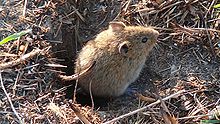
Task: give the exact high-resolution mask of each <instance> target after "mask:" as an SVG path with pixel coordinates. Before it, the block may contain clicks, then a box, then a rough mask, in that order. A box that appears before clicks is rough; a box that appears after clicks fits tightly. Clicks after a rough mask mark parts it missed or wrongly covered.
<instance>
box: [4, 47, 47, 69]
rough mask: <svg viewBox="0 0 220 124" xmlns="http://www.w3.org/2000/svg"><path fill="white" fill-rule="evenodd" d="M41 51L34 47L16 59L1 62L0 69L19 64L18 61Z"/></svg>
mask: <svg viewBox="0 0 220 124" xmlns="http://www.w3.org/2000/svg"><path fill="white" fill-rule="evenodd" d="M42 51H43V50H40V49H36V50H33V51H31V52H30V53H27V54H25V55H23V56H21V57H20V58H18V59H17V60H14V61H10V62H7V63H1V64H0V70H3V69H6V68H9V67H12V66H15V65H18V64H20V63H22V62H24V61H26V60H28V59H30V58H32V57H33V56H35V55H37V54H38V53H40V52H42Z"/></svg>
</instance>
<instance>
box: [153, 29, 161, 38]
mask: <svg viewBox="0 0 220 124" xmlns="http://www.w3.org/2000/svg"><path fill="white" fill-rule="evenodd" d="M159 34H160V33H159V32H158V31H157V30H154V35H155V36H156V38H157V37H158V36H159Z"/></svg>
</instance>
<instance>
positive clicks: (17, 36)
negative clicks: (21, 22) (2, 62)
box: [0, 29, 32, 45]
mask: <svg viewBox="0 0 220 124" xmlns="http://www.w3.org/2000/svg"><path fill="white" fill-rule="evenodd" d="M31 31H32V30H31V29H28V30H24V31H21V32H19V33H14V34H12V35H10V36H8V37H6V38H4V39H3V40H2V41H1V42H0V45H2V44H5V43H7V42H9V41H11V40H16V39H17V38H19V37H21V36H22V35H25V34H27V33H29V32H31Z"/></svg>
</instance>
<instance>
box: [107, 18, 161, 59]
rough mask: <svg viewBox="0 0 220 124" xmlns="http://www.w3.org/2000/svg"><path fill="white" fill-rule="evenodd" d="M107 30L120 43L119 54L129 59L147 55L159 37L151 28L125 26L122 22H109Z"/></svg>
mask: <svg viewBox="0 0 220 124" xmlns="http://www.w3.org/2000/svg"><path fill="white" fill-rule="evenodd" d="M108 30H110V31H111V32H114V33H113V34H114V36H115V37H117V38H116V39H118V41H120V43H119V45H118V51H119V53H121V54H122V55H123V56H130V57H132V56H134V55H135V54H136V55H137V54H139V55H142V54H147V53H148V52H149V51H150V50H151V49H152V48H153V46H154V45H155V44H156V41H157V37H158V35H159V32H158V31H156V30H154V29H153V28H151V27H144V26H126V25H125V24H124V23H123V22H111V23H110V25H109V29H108ZM136 55H135V56H136Z"/></svg>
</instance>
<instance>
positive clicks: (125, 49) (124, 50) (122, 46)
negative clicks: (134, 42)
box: [118, 43, 129, 56]
mask: <svg viewBox="0 0 220 124" xmlns="http://www.w3.org/2000/svg"><path fill="white" fill-rule="evenodd" d="M118 50H119V53H121V54H122V55H124V56H126V54H127V53H128V50H129V46H128V44H127V43H122V44H120V45H119V49H118Z"/></svg>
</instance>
